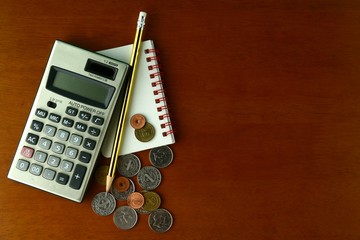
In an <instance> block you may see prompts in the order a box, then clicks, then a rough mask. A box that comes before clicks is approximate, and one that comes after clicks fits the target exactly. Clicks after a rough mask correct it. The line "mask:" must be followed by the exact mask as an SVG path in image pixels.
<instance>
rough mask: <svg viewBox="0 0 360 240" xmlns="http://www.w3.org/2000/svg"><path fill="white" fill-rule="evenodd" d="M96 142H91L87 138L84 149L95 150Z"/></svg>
mask: <svg viewBox="0 0 360 240" xmlns="http://www.w3.org/2000/svg"><path fill="white" fill-rule="evenodd" d="M95 145H96V141H94V140H91V139H89V138H85V140H84V144H83V147H84V148H86V149H89V150H93V149H94V148H95Z"/></svg>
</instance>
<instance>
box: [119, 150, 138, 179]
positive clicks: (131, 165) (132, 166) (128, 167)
mask: <svg viewBox="0 0 360 240" xmlns="http://www.w3.org/2000/svg"><path fill="white" fill-rule="evenodd" d="M140 168H141V162H140V159H139V158H138V157H137V156H136V155H135V154H127V155H123V156H120V157H119V161H118V164H117V169H118V171H119V173H120V175H122V176H124V177H134V176H136V174H138V172H139V170H140Z"/></svg>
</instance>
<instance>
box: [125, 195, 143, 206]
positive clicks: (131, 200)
mask: <svg viewBox="0 0 360 240" xmlns="http://www.w3.org/2000/svg"><path fill="white" fill-rule="evenodd" d="M144 201H145V200H144V196H143V195H142V194H141V193H139V192H133V193H130V194H129V196H128V198H127V204H128V205H129V207H132V208H134V209H139V208H141V207H142V206H143V205H144Z"/></svg>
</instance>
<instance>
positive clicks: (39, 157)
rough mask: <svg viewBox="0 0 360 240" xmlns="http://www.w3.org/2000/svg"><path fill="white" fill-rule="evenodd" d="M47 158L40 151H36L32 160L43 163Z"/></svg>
mask: <svg viewBox="0 0 360 240" xmlns="http://www.w3.org/2000/svg"><path fill="white" fill-rule="evenodd" d="M46 158H47V154H46V153H44V152H42V151H36V152H35V155H34V159H35V160H36V161H38V162H42V163H43V162H45V161H46Z"/></svg>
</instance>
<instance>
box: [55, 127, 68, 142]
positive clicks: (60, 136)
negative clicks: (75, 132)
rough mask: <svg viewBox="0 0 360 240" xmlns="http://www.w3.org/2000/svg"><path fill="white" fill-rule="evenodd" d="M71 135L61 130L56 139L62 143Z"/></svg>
mask: <svg viewBox="0 0 360 240" xmlns="http://www.w3.org/2000/svg"><path fill="white" fill-rule="evenodd" d="M69 135H70V133H69V132H68V131H65V130H62V129H59V131H58V132H57V134H56V137H57V138H58V139H60V140H62V141H67V140H68V139H69Z"/></svg>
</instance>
